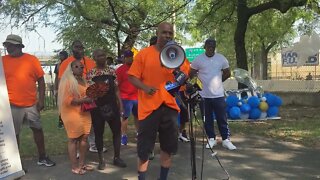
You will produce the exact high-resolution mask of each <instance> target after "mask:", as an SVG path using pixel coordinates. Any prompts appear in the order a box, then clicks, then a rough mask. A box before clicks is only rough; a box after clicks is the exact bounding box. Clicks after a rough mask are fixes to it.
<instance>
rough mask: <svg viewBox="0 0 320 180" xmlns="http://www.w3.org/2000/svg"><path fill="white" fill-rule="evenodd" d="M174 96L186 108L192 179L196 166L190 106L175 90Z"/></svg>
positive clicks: (194, 176)
mask: <svg viewBox="0 0 320 180" xmlns="http://www.w3.org/2000/svg"><path fill="white" fill-rule="evenodd" d="M175 97H176V98H177V99H178V101H179V102H180V104H181V106H182V108H184V109H186V110H187V112H188V118H189V122H190V123H189V138H190V161H191V177H192V180H196V179H197V168H196V147H195V142H196V141H195V135H194V128H193V123H192V119H191V114H192V113H191V107H190V102H188V101H187V105H186V104H185V102H184V101H183V100H182V98H181V96H180V94H179V93H178V92H175Z"/></svg>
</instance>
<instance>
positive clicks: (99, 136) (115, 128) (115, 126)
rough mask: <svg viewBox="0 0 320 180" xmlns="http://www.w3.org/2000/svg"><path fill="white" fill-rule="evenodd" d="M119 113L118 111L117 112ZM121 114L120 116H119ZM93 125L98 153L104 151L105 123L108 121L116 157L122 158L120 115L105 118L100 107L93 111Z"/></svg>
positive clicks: (114, 114)
mask: <svg viewBox="0 0 320 180" xmlns="http://www.w3.org/2000/svg"><path fill="white" fill-rule="evenodd" d="M117 112H118V111H117ZM118 114H119V115H118ZM91 118H92V125H93V129H94V135H95V143H96V147H97V150H98V152H102V150H103V133H104V127H105V122H106V121H107V122H108V124H109V127H110V129H111V131H112V140H113V149H114V157H116V158H117V157H119V156H120V146H121V121H120V113H115V112H114V113H113V115H111V116H108V117H105V116H103V115H102V114H101V112H100V109H99V107H98V108H95V109H94V110H92V111H91Z"/></svg>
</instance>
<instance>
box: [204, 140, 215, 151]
mask: <svg viewBox="0 0 320 180" xmlns="http://www.w3.org/2000/svg"><path fill="white" fill-rule="evenodd" d="M216 145H217V141H216V140H215V139H214V138H210V139H209V142H208V144H207V145H206V148H207V149H210V147H211V148H212V147H213V146H216Z"/></svg>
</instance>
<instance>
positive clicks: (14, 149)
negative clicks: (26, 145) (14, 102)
mask: <svg viewBox="0 0 320 180" xmlns="http://www.w3.org/2000/svg"><path fill="white" fill-rule="evenodd" d="M23 175H24V171H23V170H22V165H21V160H20V154H19V149H18V144H17V140H16V134H15V131H14V127H13V120H12V115H11V109H10V103H9V97H8V90H7V85H6V80H5V76H4V71H3V65H2V57H1V55H0V179H5V180H9V179H10V180H11V179H16V178H18V177H21V176H23Z"/></svg>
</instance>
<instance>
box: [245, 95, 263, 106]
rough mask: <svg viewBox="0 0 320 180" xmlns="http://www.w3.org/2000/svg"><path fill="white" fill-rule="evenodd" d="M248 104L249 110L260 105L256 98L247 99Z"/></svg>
mask: <svg viewBox="0 0 320 180" xmlns="http://www.w3.org/2000/svg"><path fill="white" fill-rule="evenodd" d="M248 104H249V105H250V107H251V108H256V107H258V106H259V104H260V99H259V98H258V97H257V96H251V97H250V98H249V99H248Z"/></svg>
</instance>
